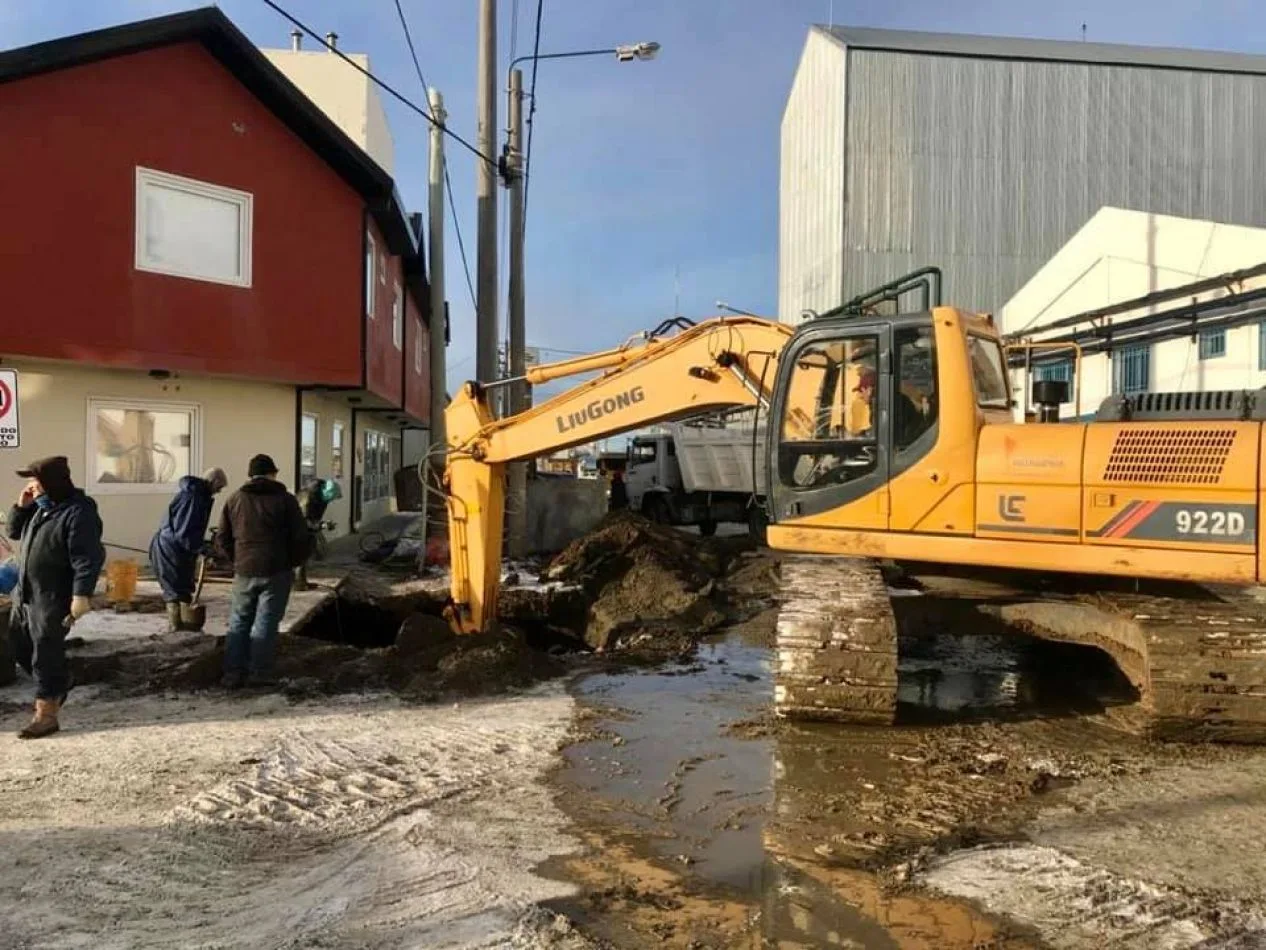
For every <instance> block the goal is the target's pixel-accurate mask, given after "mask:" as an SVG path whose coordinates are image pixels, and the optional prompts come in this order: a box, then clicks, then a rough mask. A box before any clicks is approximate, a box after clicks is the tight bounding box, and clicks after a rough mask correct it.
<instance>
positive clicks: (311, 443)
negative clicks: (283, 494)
mask: <svg viewBox="0 0 1266 950" xmlns="http://www.w3.org/2000/svg"><path fill="white" fill-rule="evenodd" d="M320 430H321V420H320V418H318V417H317V416H315V415H313V414H312V413H310V412H305V413H304V414H303V419H302V420H300V423H299V488H300V489H302V488H303V487H304V486H305V485H307V484H308V482H310V481H313V480H315V479H316V477H317V437H318V433H319V432H320Z"/></svg>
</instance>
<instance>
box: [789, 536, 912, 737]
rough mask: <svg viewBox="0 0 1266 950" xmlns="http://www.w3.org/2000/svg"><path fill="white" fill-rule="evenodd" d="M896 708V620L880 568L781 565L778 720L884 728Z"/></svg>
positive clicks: (836, 561)
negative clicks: (867, 725)
mask: <svg viewBox="0 0 1266 950" xmlns="http://www.w3.org/2000/svg"><path fill="white" fill-rule="evenodd" d="M896 709H897V621H896V618H895V617H894V615H893V612H892V605H891V603H890V601H889V598H888V587H887V584H886V583H885V582H884V578H883V576H882V575H881V574H880V571H879V566H878V564H876V563H875V562H874V561H871V560H868V559H865V558H819V557H805V556H795V557H788V558H786V559H785V560H783V562H782V594H781V607H780V609H779V614H778V633H777V656H776V660H775V668H774V710H775V713H776V714H777V715H778V716H780V717H783V718H789V719H809V720H830V721H834V722H853V723H870V724H881V725H882V724H889V723H891V722H892V721H893V719H894V718H895V715H896Z"/></svg>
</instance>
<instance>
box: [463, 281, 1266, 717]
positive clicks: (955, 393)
mask: <svg viewBox="0 0 1266 950" xmlns="http://www.w3.org/2000/svg"><path fill="white" fill-rule="evenodd" d="M595 371H597V372H598V375H596V376H591V378H589V379H587V380H585V381H583V382H580V383H579V384H578V385H576V386H575V387H573V388H572V389H569V390H567V391H565V392H563V393H561V394H559V395H557V396H554V397H553V398H551V399H549V400H547V401H545V402H542V403H540V404H538V405H536V406H533V407H532V408H530V409H528V410H526V411H524V412H522V413H519V414H517V415H512V416H508V417H503V418H496V417H495V416H494V414H493V411H492V409H491V406H490V405H489V398H488V396H489V389H490V387H489V386H487V385H481V384H478V383H474V382H471V383H466V384H465V385H464V386H463V387H462V388H461V389H460V390H459V391H458V393H457V394H456V396H455V397H454V399H453V400H452V402H451V404H450V406H449V407H448V410H447V422H448V439H449V441H448V463H447V469H446V472H445V478H446V484H447V492H448V496H447V497H448V513H449V525H450V538H451V551H452V588H451V593H450V604H449V609H448V614H449V617H450V620H451V622H452V624H453V626H454V627H455V628H456V629H457V630H459V631H466V632H470V631H477V630H480V629H483V628H484V626H485V625H486V624H488V623H489V622H490V621H491V620H493V619H494V618H493V612H494V607H495V604H496V595H497V586H498V583H499V579H500V573H501V549H502V530H503V527H502V526H503V513H504V507H505V467H506V465H507V464H509V463H510V462H514V461H516V460H520V459H528V458H531V457H534V456H536V455H539V454H542V453H545V452H550V451H555V450H557V449H560V448H565V447H568V446H572V445H580V444H584V443H587V442H593V441H595V440H598V439H602V438H607V437H610V436H613V435H616V434H619V433H622V432H629V431H634V430H637V429H642V428H646V427H649V426H651V425H655V424H659V423H664V422H670V421H673V420H680V419H683V418H690V417H695V416H699V415H701V414H704V413H710V412H719V411H724V410H733V409H740V408H746V409H751V410H752V411H753V413H754V415H755V416H756V420H755V424H756V425H758V426H759V425H760V424H761V423H762V420H767V423H766V425H765V430H764V431H765V435H764V440H763V444H762V445H760V446H759V447H758V448H759V459H758V466H759V467H761V468H763V470H764V478H765V483H766V485H767V486H768V487H767V491H766V494H765V499H764V501H765V507H766V513H767V515H768V518H769V522H770V524H769V528H768V543H769V545H770V547H771V548H773V549H775V550H777V551H780V552H785V556H784V557H783V558H782V561H781V584H782V591H781V596H780V613H779V619H778V625H777V650H776V657H777V659H776V664H775V676H774V708H775V711H776V713H777V714H778V715H780V716H784V717H790V718H805V719H826V720H837V721H845V722H868V723H890V722H893V721H894V717H895V715H896V709H897V644H898V626H897V620H896V614H895V612H894V607H893V601H892V600H891V599H890V590H889V588H888V585H887V583H886V580H885V577H884V576H883V574H882V572H881V567H882V565H883V564H886V563H898V564H903V563H905V564H910V563H915V564H931V565H935V566H940V567H942V568H944V569H946V570H964V569H965V570H967V571H968V572H981V573H984V572H989V571H995V570H1006V571H1009V572H1013V573H1017V574H1020V575H1022V576H1024V577H1026V578H1029V579H1030V581H1031V587H1030V589H1029V590H1027V591H1026V593H1025V597H1026V598H1027V599H1028V600H1029V601H1031V602H1032V603H1033V604H1035V605H1036V607H1038V608H1050V609H1048V610H1045V611H1042V610H1036V611H1030V612H1029V614H1028V615H1027V620H1026V622H1027V623H1028V624H1029V625H1030V627H1031V628H1032V629H1034V630H1036V631H1037V632H1038V633H1039V635H1048V634H1049V635H1051V636H1054V637H1055V638H1065V639H1067V638H1072V639H1079V640H1080V642H1086V643H1092V644H1094V645H1096V646H1099V647H1101V648H1103V649H1105V650H1108V651H1109V652H1111V653H1112V655H1113V656H1114V657H1115V658H1116V659H1117V660H1118V665H1119V666H1120V668H1121V669H1122V670H1123V671H1124V672H1126V673H1127V675H1129V677H1130V678H1131V680H1132V681H1133V682H1134V683H1135V685H1136V687H1137V688H1138V690H1139V693H1140V696H1141V697H1142V702H1143V705H1144V706H1145V707H1146V708H1147V709H1148V710H1149V711H1150V712H1151V714H1152V718H1153V720H1154V721H1157V722H1161V721H1164V722H1169V723H1184V722H1185V723H1191V724H1198V725H1200V726H1201V727H1203V728H1207V729H1208V730H1210V731H1211V732H1212V734H1213V735H1214V736H1215V737H1216V736H1218V735H1227V736H1235V737H1244V736H1247V735H1254V737H1255V738H1256V737H1257V736H1258V735H1260V734H1261V733H1263V732H1266V729H1264V728H1263V724H1266V661H1263V660H1262V659H1261V657H1262V656H1263V655H1266V626H1264V625H1263V623H1262V621H1261V620H1260V619H1259V615H1260V609H1258V610H1250V609H1247V607H1246V606H1245V604H1246V603H1247V602H1246V601H1244V600H1235V599H1228V598H1222V597H1220V596H1219V595H1217V594H1216V593H1214V588H1213V587H1210V586H1209V585H1216V587H1217V589H1218V590H1222V589H1238V590H1243V589H1246V588H1249V587H1251V586H1252V585H1257V584H1260V583H1262V582H1263V581H1266V549H1262V548H1260V547H1259V544H1258V531H1259V527H1258V526H1259V523H1260V510H1261V505H1262V501H1263V498H1266V494H1264V493H1266V478H1264V477H1263V471H1266V464H1264V463H1266V441H1264V440H1263V431H1262V430H1263V425H1264V423H1266V400H1263V399H1262V398H1260V396H1255V395H1253V394H1241V395H1242V398H1236V399H1229V398H1222V396H1220V395H1218V394H1212V396H1211V397H1210V398H1209V399H1206V400H1203V401H1201V402H1200V403H1199V405H1194V404H1193V402H1192V401H1191V400H1189V399H1168V398H1150V399H1136V400H1134V401H1133V402H1130V403H1129V404H1128V405H1125V406H1122V405H1121V404H1120V402H1119V401H1118V402H1117V403H1115V404H1113V405H1110V406H1108V407H1106V414H1105V415H1104V416H1103V417H1101V418H1096V419H1094V420H1092V421H1077V422H1062V421H1059V418H1058V416H1059V414H1058V405H1055V406H1054V407H1052V406H1043V407H1042V409H1043V411H1041V412H1040V413H1039V414H1038V415H1037V416H1036V417H1035V419H1038V420H1040V421H1035V422H1016V421H1014V420H1013V408H1014V400H1013V396H1012V389H1011V383H1010V380H1009V376H1008V354H1007V352H1006V350H1005V348H1004V344H1003V341H1002V340H1001V338H1000V335H999V332H998V328H997V326H996V325H995V323H994V321H993V319H992V318H991V317H990V316H989V315H987V314H976V313H971V312H967V311H963V310H959V309H956V308H953V307H947V306H941V305H940V304H939V300H933V301H931V302H930V303H929V305H928V306H927V308H926V309H922V308H917V309H915V310H914V311H912V312H903V313H898V314H878V313H875V312H868V311H867V310H866V309H865V308H852V307H847V306H846V307H843V308H840V309H837V310H835V311H830V312H827V313H824V314H821V315H813V316H812V317H811V318H810V319H807V320H806V321H805V322H803V323H802V324H800V325H799V326H797V327H794V328H793V327H791V326H788V325H787V324H784V323H779V322H776V321H771V320H764V319H759V318H756V317H749V316H724V317H716V318H714V319H710V320H706V321H703V322H701V323H698V324H692V323H690V322H689V321H685V320H682V319H675V320H672V321H667V322H665V323H664V324H661V325H660V326H658V327H656V328H655V329H654V330H652V331H651V332H649V333H647V334H646V335H645V336H644V338H642V339H641V340H640V341H637V342H636V343H631V344H626V345H624V346H621V347H618V348H615V349H612V350H607V351H603V352H600V353H595V354H592V355H589V356H584V357H577V358H574V359H571V360H567V361H564V362H561V363H555V364H549V365H543V366H536V367H533V368H531V369H530V370H529V372H528V374H527V379H528V381H529V382H532V383H540V382H545V381H548V380H553V379H559V378H564V377H567V376H570V375H576V374H593V373H594V372H595ZM1055 388H1058V387H1055ZM1051 389H1052V387H1051V386H1049V385H1043V386H1041V387H1038V392H1037V393H1036V395H1037V396H1039V397H1041V399H1043V400H1045V401H1046V402H1052V401H1055V400H1061V399H1064V398H1066V394H1063V393H1055V394H1053V393H1052V392H1051ZM1246 407H1247V408H1246ZM1052 410H1053V411H1052ZM1058 576H1064V577H1065V578H1066V579H1067V580H1068V582H1069V584H1071V585H1073V586H1074V587H1076V585H1078V584H1080V585H1083V589H1084V590H1087V591H1092V592H1093V590H1094V585H1095V584H1096V583H1097V581H1096V579H1100V580H1104V581H1106V580H1108V579H1111V578H1124V579H1127V580H1128V581H1129V582H1130V583H1135V582H1139V581H1158V582H1168V583H1173V582H1185V583H1187V584H1189V585H1201V586H1200V587H1199V588H1198V590H1199V591H1201V592H1203V593H1201V594H1200V595H1199V596H1194V595H1193V596H1191V597H1187V598H1186V599H1182V600H1179V599H1168V600H1162V601H1159V602H1157V603H1150V602H1148V603H1144V602H1132V601H1129V600H1119V601H1113V604H1114V605H1115V606H1112V607H1111V609H1110V610H1108V611H1106V612H1103V611H1101V612H1099V613H1093V611H1094V610H1098V608H1097V607H1095V606H1094V604H1093V603H1092V604H1089V605H1087V604H1085V603H1065V602H1060V603H1056V602H1054V600H1053V599H1052V598H1051V595H1050V594H1049V593H1048V585H1047V584H1046V583H1045V581H1046V580H1048V579H1049V578H1052V577H1058ZM1158 604H1159V606H1158ZM1083 607H1084V608H1085V609H1087V610H1091V611H1092V613H1091V614H1089V615H1088V616H1090V617H1091V620H1090V621H1089V622H1086V621H1085V617H1084V616H1083V615H1082V614H1077V613H1076V610H1080V609H1081V608H1083ZM1065 608H1068V609H1065ZM1074 608H1076V610H1074ZM1070 617H1071V618H1072V619H1071V620H1070ZM1078 617H1081V620H1078ZM1096 617H1097V618H1100V619H1098V620H1095V619H1094V618H1096ZM1078 624H1080V626H1078ZM1073 628H1076V629H1073ZM1070 631H1071V632H1070Z"/></svg>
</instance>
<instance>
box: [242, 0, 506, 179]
mask: <svg viewBox="0 0 1266 950" xmlns="http://www.w3.org/2000/svg"><path fill="white" fill-rule="evenodd" d="M263 2H264V4H265V5H266V6H268V7H270V8H271V9H272V10H273V11H275V12H276V13H277V14H279V15H280V16H282V17H284V18H285V19H287V20H289V21H290V22H291V23H292V24H293V25H294V26H296V27H297V28H298V29H300V30H302V31H303V32H304V33H306V34H307V35H308V36H310V37H312V38H313V39H314V40H316V41H317V42H318V43H320V44H321V45H322V46H324V47H325V48H326V49H327V50H329V51H330V52H331V53H334V54H335V55H337V56H338V57H339V58H340V59H341V60H343V62H345V63H347V65H349V66H351V67H352V68H353V69H355V70H356V71H357V72H358V73H360V74H362V75H363V76H364V77H365V78H366V79H368V80H369V81H370V82H372V83H374V84H375V85H377V86H379V87H380V88H382V89H384V90H386V91H387V92H389V93H390V94H391V95H392V96H394V97H395V98H396V99H398V100H399V101H400V102H402V103H404V105H405V106H407V107H408V108H410V109H412V110H413V111H414V112H416V113H417V114H418V115H420V116H422V118H424V119H426V121H427V122H429V123H431V125H433V126H435V127H436V128H438V129H439V130H440V131H441V132H443V133H444V134H445V135H447V136H448V137H449V138H451V139H452V140H453V141H455V142H457V144H459V145H460V146H462V148H464V149H466V150H467V151H469V152H470V153H471V154H472V155H474V156H476V157H477V158H480V159H482V160H483V161H485V162H487V163H488V164H489V165H491V166H492V167H493V168H499V167H500V166H499V165H498V163H497V160H496V159H495V158H492V157H491V156H488V155H485V154H484V153H483V152H481V151H479V149H477V148H475V146H473V145H471V144H470V143H469V142H467V141H466V140H465V139H464V138H462V137H461V136H460V135H458V134H457V133H456V132H454V131H452V130H451V129H449V128H448V126H447V125H445V124H444V123H442V122H436V121H435V119H434V118H432V116H431V113H430V112H429V111H428V110H426V109H423V108H422V107H421V106H419V105H418V104H417V103H415V102H414V101H413V100H412V99H408V98H406V97H405V96H403V95H401V94H400V93H399V92H397V91H396V90H395V89H394V88H392V87H391V86H390V85H388V84H387V83H385V82H383V81H382V80H381V79H379V78H378V77H377V76H375V75H374V74H373V73H371V72H370V71H369V70H368V69H365V68H363V67H362V66H360V64H358V63H357V62H356V61H355V60H354V59H352V58H351V57H350V56H348V55H347V54H346V53H344V52H343V51H342V50H341V49H339V48H338V47H336V46H331V45H330V44H329V43H328V42H326V40H325V38H324V37H322V36H321V35H320V34H318V33H317V32H316V31H315V30H313V29H312V27H310V26H308V25H307V24H306V23H304V22H303V21H301V20H299V19H297V18H296V17H294V16H293V15H292V14H290V13H288V12H286V11H285V10H283V9H282V8H281V7H280V6H278V5H277V4H276V3H274V2H273V0H263Z"/></svg>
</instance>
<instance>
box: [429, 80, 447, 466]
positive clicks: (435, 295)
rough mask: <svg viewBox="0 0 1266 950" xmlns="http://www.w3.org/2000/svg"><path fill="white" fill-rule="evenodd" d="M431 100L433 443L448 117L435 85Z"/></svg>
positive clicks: (439, 377)
mask: <svg viewBox="0 0 1266 950" xmlns="http://www.w3.org/2000/svg"><path fill="white" fill-rule="evenodd" d="M427 95H428V99H429V100H430V104H431V116H432V118H434V119H435V123H436V124H434V125H432V126H431V167H430V173H431V174H430V190H429V192H428V194H427V208H428V211H429V212H430V240H431V247H430V251H431V260H430V268H429V270H430V272H431V273H430V277H431V337H430V342H431V431H430V433H429V436H430V440H431V443H432V444H436V443H438V444H439V445H441V446H443V445H447V444H448V433H447V431H446V429H445V426H444V403H445V400H446V399H447V395H448V381H447V378H446V375H447V370H446V368H445V357H446V355H447V354H446V353H445V343H444V323H445V317H446V312H445V309H444V130H443V128H442V126H443V125H444V121H445V120H446V119H447V118H448V113H446V112H445V111H444V97H443V96H441V95H440V91H439V90H438V89H430V90H428V91H427ZM437 461H438V460H437Z"/></svg>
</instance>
